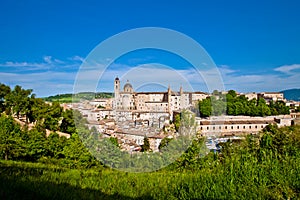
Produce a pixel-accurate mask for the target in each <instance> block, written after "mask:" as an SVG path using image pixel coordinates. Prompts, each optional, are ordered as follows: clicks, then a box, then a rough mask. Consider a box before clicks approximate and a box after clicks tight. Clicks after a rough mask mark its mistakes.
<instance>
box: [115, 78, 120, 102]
mask: <svg viewBox="0 0 300 200" xmlns="http://www.w3.org/2000/svg"><path fill="white" fill-rule="evenodd" d="M114 92H115V99H119V97H120V79H119V78H118V77H116V78H115V84H114Z"/></svg>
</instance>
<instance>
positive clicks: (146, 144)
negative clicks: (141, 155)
mask: <svg viewBox="0 0 300 200" xmlns="http://www.w3.org/2000/svg"><path fill="white" fill-rule="evenodd" d="M149 150H150V142H149V138H148V137H144V144H143V145H142V152H145V151H149Z"/></svg>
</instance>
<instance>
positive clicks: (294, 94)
mask: <svg viewBox="0 0 300 200" xmlns="http://www.w3.org/2000/svg"><path fill="white" fill-rule="evenodd" d="M281 92H283V94H284V97H285V98H286V99H287V100H294V101H300V89H289V90H283V91H281Z"/></svg>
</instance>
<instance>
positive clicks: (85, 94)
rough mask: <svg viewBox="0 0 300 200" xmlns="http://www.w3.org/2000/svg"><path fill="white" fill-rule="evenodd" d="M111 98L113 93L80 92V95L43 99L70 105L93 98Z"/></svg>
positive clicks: (62, 95) (61, 95)
mask: <svg viewBox="0 0 300 200" xmlns="http://www.w3.org/2000/svg"><path fill="white" fill-rule="evenodd" d="M112 97H113V93H110V92H97V93H94V92H82V93H78V94H76V95H74V97H73V94H58V95H55V96H49V97H45V98H43V99H44V100H45V101H50V102H53V101H58V102H61V103H71V102H77V101H79V100H80V99H85V100H92V99H95V98H112Z"/></svg>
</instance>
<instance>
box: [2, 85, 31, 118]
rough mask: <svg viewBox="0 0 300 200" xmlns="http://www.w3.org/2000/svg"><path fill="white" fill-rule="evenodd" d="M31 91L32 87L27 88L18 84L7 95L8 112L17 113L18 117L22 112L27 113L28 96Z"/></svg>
mask: <svg viewBox="0 0 300 200" xmlns="http://www.w3.org/2000/svg"><path fill="white" fill-rule="evenodd" d="M31 92H32V90H31V89H28V90H25V89H23V88H22V87H21V86H19V85H16V86H15V87H14V89H13V90H12V92H10V93H9V94H8V95H6V97H5V98H6V106H7V107H8V110H7V111H8V114H15V115H16V116H17V118H20V114H25V112H26V110H27V109H28V96H29V95H30V94H31Z"/></svg>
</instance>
